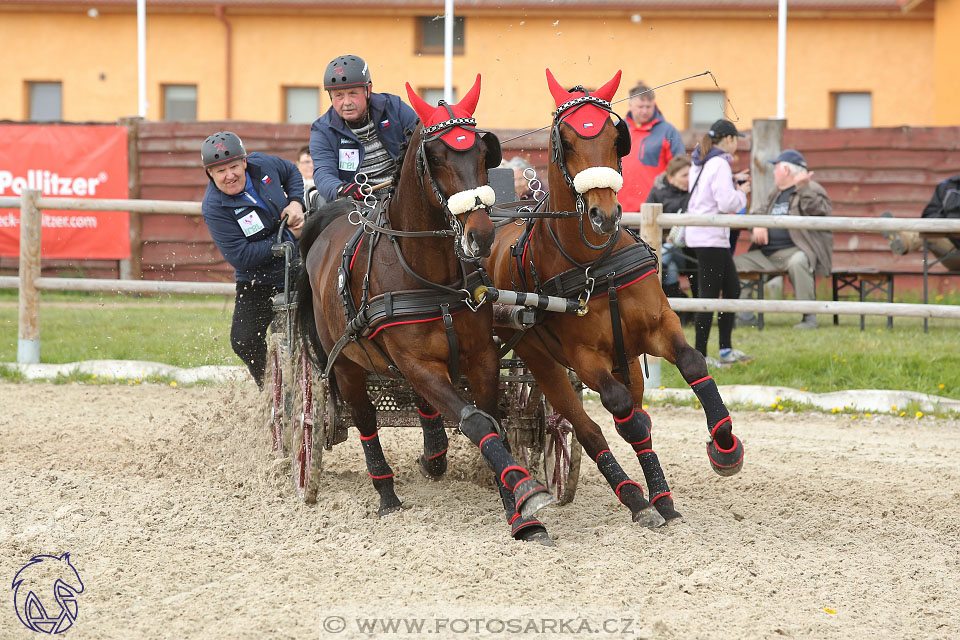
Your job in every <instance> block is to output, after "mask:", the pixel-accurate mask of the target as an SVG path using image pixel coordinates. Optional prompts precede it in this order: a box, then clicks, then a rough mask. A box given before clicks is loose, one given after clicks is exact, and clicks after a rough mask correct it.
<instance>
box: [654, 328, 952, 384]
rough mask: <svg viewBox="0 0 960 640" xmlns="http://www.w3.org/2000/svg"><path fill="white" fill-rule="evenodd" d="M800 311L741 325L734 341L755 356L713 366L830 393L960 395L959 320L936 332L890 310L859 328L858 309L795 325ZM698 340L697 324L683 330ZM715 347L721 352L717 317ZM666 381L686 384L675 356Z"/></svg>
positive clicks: (734, 376)
mask: <svg viewBox="0 0 960 640" xmlns="http://www.w3.org/2000/svg"><path fill="white" fill-rule="evenodd" d="M799 319H800V318H799V316H797V315H796V314H766V315H765V320H766V326H765V327H764V329H763V331H757V329H755V328H747V327H745V328H740V329H734V332H733V346H734V348H736V349H740V350H741V351H744V352H745V353H748V354H750V355H753V356H756V360H754V361H752V362H749V363H747V364H743V365H735V366H733V367H730V368H729V369H724V370H711V375H713V376H714V378H715V379H716V380H717V383H718V384H760V385H775V386H783V387H792V388H794V389H801V390H805V391H811V392H814V393H825V392H829V391H839V390H845V389H891V390H904V391H917V392H920V393H929V394H935V395H941V396H945V397H948V398H960V348H958V345H960V323H958V322H957V321H955V320H936V319H934V320H931V321H930V331H929V333H924V332H923V321H922V320H920V319H914V318H895V319H894V328H893V329H892V330H890V329H887V326H886V318H881V317H873V318H871V317H869V316H868V317H867V319H866V330H865V331H860V318H859V316H841V317H840V325H839V326H837V327H835V326H834V325H833V324H832V322H833V316H827V315H823V316H820V318H819V319H820V328H819V329H816V330H806V331H802V330H794V329H793V325H794V324H795V323H796V322H797V321H799ZM684 332H685V334H686V336H687V340H688V341H689V342H690V344H693V342H694V337H693V328H692V327H688V328H686V329H685V330H684ZM710 338H711V339H710V343H709V345H708V349H707V350H708V353H709V354H711V355H713V356H714V357H716V355H717V350H718V345H717V327H716V323H714V326H713V330H712V331H711V335H710ZM661 382H662V384H663V386H665V387H681V388H682V387H684V386H686V384H685V383H684V381H683V379H682V377H681V376H680V373H679V371H677V369H676V368H675V367H673V366H671V365H670V364H669V363H666V362H664V363H663V365H662V367H661Z"/></svg>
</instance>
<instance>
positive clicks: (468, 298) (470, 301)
mask: <svg viewBox="0 0 960 640" xmlns="http://www.w3.org/2000/svg"><path fill="white" fill-rule="evenodd" d="M460 292H461V293H463V304H465V305H467V309H470V311H472V312H474V313H476V312H477V309H479V308H480V307H482V306H483V303H484V302H486V301H487V296H486V293H483V294H481V295H480V296H478V297H479V298H480V299H479V300H477V301H474V298H473V294H471V293H470V292H469V291H467V290H466V289H460Z"/></svg>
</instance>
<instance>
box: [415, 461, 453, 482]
mask: <svg viewBox="0 0 960 640" xmlns="http://www.w3.org/2000/svg"><path fill="white" fill-rule="evenodd" d="M417 469H419V470H420V475H422V476H423V477H424V478H426V479H427V480H432V481H434V482H436V481H437V480H439V479H440V478H442V477H443V474H445V473H446V472H447V457H446V456H441V457H439V458H433V459H432V460H427V459H426V458H424V457H423V456H420V457H419V458H417Z"/></svg>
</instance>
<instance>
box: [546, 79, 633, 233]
mask: <svg viewBox="0 0 960 640" xmlns="http://www.w3.org/2000/svg"><path fill="white" fill-rule="evenodd" d="M570 91H571V92H573V91H579V92H581V93H583V94H584V95H582V96H581V97H579V98H574V99H573V100H569V101H567V102H565V103H563V104H562V105H560V106H559V107H557V110H556V111H554V112H553V126H552V129H551V131H550V137H551V142H552V143H553V157H552V158H551V160H552V161H553V162H554V163H556V165H557V167H559V169H560V174H561V175H562V176H563V179H564V181H565V182H566V183H567V186H568V187H569V188H570V189H572V190H573V192H574V193H575V194H577V205H576V212H577V214H578V215H579V218H580V239H581V240H582V241H583V243H584V244H585V245H587V246H588V247H590V248H591V249H597V250H599V249H605V248H607V247H609V246H612V245H613V244H616V240H617V238H619V237H620V224H619V222H618V223H617V231H616V232H615V233H612V234H610V237H609V238H608V239H607V241H606V242H604V243H603V244H600V245H595V244H593V243H592V242H590V241H589V240H587V237H586V235H585V234H584V233H583V212H584V211H585V210H586V203H585V202H584V200H583V194H582V193H580V191H579V190H578V189H577V188H576V186H575V184H574V176H572V175H570V170H569V169H568V168H567V161H566V157H565V156H564V154H563V138H562V137H561V135H560V124H561V123H563V121H564V119H565V118H567V117H569V116H570V115H572V114H573V113H574V112H575V111H577V109H580V108H581V107H584V106H587V105H593V106H595V107H599V108H600V109H602V110H604V111H606V112H607V113H609V114H611V115H614V116H617V122H616V124H615V125H614V126H616V128H617V135H618V136H627V138H628V139H629V135H630V132H629V130H627V124H626V122H625V121H624V119H623V118H621V117H620V115H619V114H617V113H616V112H614V111H613V107H612V106H611V104H610V101H609V100H604V99H603V98H598V97H597V96H592V95H590V93H589V92H588V91H587V90H586V89H585V88H583V87H582V86H580V85H577V86H575V87H573V89H571V90H570ZM571 128H572V129H573V130H574V133H576V134H577V136H578V137H580V138H584V139H585V138H586V136H583V135H581V134H580V132H579V131H577V129H576V127H571ZM598 135H599V134H598ZM621 158H622V156H621V154H620V153H618V154H617V173H620V174H623V162H622V160H621ZM548 227H549V225H548ZM551 235H553V230H552V229H551ZM554 241H555V242H556V239H554ZM558 248H560V247H559V245H558ZM561 251H562V248H561Z"/></svg>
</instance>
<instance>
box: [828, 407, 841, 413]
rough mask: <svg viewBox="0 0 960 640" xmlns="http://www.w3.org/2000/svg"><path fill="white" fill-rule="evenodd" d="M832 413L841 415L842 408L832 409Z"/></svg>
mask: <svg viewBox="0 0 960 640" xmlns="http://www.w3.org/2000/svg"><path fill="white" fill-rule="evenodd" d="M830 411H831V413H840V408H839V407H834V408H833V409H831V410H830Z"/></svg>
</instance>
